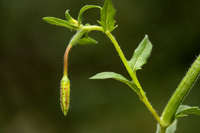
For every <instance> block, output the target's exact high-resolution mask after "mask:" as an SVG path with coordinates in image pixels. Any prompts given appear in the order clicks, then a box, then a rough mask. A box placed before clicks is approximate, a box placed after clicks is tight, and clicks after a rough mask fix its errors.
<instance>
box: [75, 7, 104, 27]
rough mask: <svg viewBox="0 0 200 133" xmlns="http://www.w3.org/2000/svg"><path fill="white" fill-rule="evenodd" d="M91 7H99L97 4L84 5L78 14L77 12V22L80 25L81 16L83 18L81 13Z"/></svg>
mask: <svg viewBox="0 0 200 133" xmlns="http://www.w3.org/2000/svg"><path fill="white" fill-rule="evenodd" d="M92 8H98V9H101V7H100V6H97V5H85V6H83V7H82V8H81V10H80V12H79V14H78V24H79V25H80V24H81V23H82V18H83V13H84V12H85V11H87V10H89V9H92Z"/></svg>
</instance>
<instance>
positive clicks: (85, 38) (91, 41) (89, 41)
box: [78, 37, 98, 45]
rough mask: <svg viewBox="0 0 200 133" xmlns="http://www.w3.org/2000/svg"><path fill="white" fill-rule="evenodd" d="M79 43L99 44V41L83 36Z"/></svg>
mask: <svg viewBox="0 0 200 133" xmlns="http://www.w3.org/2000/svg"><path fill="white" fill-rule="evenodd" d="M78 43H79V44H81V45H86V44H97V43H98V42H97V41H96V40H95V39H93V38H91V37H83V38H81V39H79V41H78Z"/></svg>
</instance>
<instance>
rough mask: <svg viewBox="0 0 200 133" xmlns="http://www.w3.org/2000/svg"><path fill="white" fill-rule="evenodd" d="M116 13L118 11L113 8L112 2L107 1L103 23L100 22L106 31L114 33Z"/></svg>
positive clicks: (103, 13) (103, 12)
mask: <svg viewBox="0 0 200 133" xmlns="http://www.w3.org/2000/svg"><path fill="white" fill-rule="evenodd" d="M115 13H116V10H115V9H114V7H113V4H112V0H105V2H104V6H103V8H102V10H101V21H100V22H99V23H100V24H101V26H102V27H103V29H104V31H110V32H111V31H113V30H114V29H115V28H116V26H115V22H116V21H115V20H114V17H115Z"/></svg>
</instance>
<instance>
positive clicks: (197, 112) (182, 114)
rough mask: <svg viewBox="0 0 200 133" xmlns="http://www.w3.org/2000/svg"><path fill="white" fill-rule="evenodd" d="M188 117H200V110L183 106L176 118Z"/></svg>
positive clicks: (195, 107)
mask: <svg viewBox="0 0 200 133" xmlns="http://www.w3.org/2000/svg"><path fill="white" fill-rule="evenodd" d="M188 115H200V108H199V107H197V106H194V107H191V106H188V105H181V106H180V107H179V108H178V110H177V112H176V118H180V117H185V116H188Z"/></svg>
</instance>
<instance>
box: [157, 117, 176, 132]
mask: <svg viewBox="0 0 200 133" xmlns="http://www.w3.org/2000/svg"><path fill="white" fill-rule="evenodd" d="M177 122H178V120H174V122H173V123H172V124H171V125H170V126H169V127H168V128H167V129H166V133H175V131H176V127H177ZM156 133H161V130H160V125H159V124H157V129H156Z"/></svg>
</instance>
